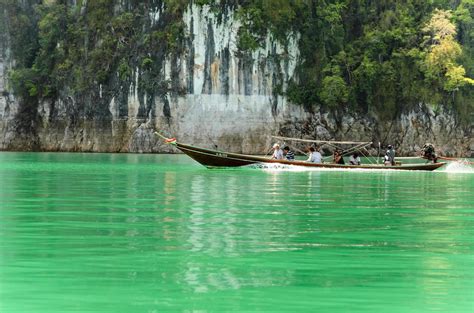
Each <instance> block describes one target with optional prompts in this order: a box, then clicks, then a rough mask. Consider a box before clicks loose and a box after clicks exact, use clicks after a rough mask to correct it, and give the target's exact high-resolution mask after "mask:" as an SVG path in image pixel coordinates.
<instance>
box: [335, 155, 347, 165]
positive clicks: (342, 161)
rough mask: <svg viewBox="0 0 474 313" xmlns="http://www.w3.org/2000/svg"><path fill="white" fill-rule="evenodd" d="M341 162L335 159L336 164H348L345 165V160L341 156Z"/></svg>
mask: <svg viewBox="0 0 474 313" xmlns="http://www.w3.org/2000/svg"><path fill="white" fill-rule="evenodd" d="M338 158H339V160H337V159H336V158H334V163H336V164H346V163H344V158H343V157H342V155H341V156H338Z"/></svg>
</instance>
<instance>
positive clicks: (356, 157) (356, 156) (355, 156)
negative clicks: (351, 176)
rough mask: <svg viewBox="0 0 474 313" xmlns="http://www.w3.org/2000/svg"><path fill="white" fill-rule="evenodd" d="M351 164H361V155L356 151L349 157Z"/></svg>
mask: <svg viewBox="0 0 474 313" xmlns="http://www.w3.org/2000/svg"><path fill="white" fill-rule="evenodd" d="M349 164H350V165H360V157H359V154H358V153H357V152H354V153H353V154H352V155H351V157H350V158H349Z"/></svg>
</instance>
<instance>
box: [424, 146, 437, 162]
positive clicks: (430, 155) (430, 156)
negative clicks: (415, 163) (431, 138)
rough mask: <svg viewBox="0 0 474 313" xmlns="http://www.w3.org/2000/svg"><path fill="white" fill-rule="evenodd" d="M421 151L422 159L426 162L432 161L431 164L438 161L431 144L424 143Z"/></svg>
mask: <svg viewBox="0 0 474 313" xmlns="http://www.w3.org/2000/svg"><path fill="white" fill-rule="evenodd" d="M421 150H422V155H421V157H422V158H424V159H427V160H428V161H433V163H436V162H437V161H438V156H437V155H436V152H435V148H434V146H433V145H432V144H431V143H426V144H425V145H424V146H423V148H422V149H421Z"/></svg>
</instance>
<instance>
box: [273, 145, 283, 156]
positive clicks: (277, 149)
mask: <svg viewBox="0 0 474 313" xmlns="http://www.w3.org/2000/svg"><path fill="white" fill-rule="evenodd" d="M272 159H275V160H283V151H282V150H281V149H280V145H279V144H278V143H276V144H274V145H273V155H272Z"/></svg>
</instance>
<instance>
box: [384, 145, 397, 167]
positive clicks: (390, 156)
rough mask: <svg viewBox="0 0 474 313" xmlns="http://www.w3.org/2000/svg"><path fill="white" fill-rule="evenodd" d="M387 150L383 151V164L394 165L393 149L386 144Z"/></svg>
mask: <svg viewBox="0 0 474 313" xmlns="http://www.w3.org/2000/svg"><path fill="white" fill-rule="evenodd" d="M387 149H388V150H387V152H385V157H384V164H385V165H392V166H393V165H395V149H393V147H392V145H388V146H387Z"/></svg>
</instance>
